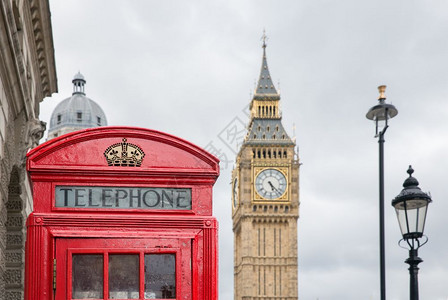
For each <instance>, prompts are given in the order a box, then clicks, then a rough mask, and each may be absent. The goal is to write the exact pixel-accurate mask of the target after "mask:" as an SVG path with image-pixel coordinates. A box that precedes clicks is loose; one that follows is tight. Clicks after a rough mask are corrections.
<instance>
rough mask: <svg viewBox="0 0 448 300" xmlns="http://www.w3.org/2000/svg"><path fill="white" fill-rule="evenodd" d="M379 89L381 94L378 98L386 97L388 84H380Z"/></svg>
mask: <svg viewBox="0 0 448 300" xmlns="http://www.w3.org/2000/svg"><path fill="white" fill-rule="evenodd" d="M378 91H379V92H380V96H379V97H378V99H379V100H384V99H386V86H385V85H380V86H379V87H378Z"/></svg>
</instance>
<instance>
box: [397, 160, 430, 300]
mask: <svg viewBox="0 0 448 300" xmlns="http://www.w3.org/2000/svg"><path fill="white" fill-rule="evenodd" d="M412 173H414V170H413V169H412V167H411V166H409V169H408V174H409V177H408V178H407V179H406V180H405V181H404V183H403V187H404V188H403V190H402V191H401V192H400V194H398V196H397V197H395V199H394V200H392V206H393V207H395V211H396V212H397V217H398V223H399V224H400V228H401V234H402V235H403V239H402V240H401V241H403V240H404V241H406V243H407V244H408V246H409V258H408V259H406V261H405V263H407V264H408V265H409V274H410V299H411V300H418V270H419V268H418V264H419V263H421V262H423V260H422V259H421V258H420V257H419V256H418V249H419V248H420V247H421V246H423V245H424V244H426V243H427V242H428V238H427V237H426V236H424V237H425V240H424V241H423V243H421V242H420V238H422V237H423V230H424V229H425V221H426V213H427V211H428V204H429V203H430V202H431V201H432V200H431V196H430V195H428V194H426V193H424V192H422V190H421V189H420V188H419V187H418V181H417V179H415V178H414V177H412ZM401 241H400V242H401ZM403 248H404V247H403ZM405 249H407V248H405Z"/></svg>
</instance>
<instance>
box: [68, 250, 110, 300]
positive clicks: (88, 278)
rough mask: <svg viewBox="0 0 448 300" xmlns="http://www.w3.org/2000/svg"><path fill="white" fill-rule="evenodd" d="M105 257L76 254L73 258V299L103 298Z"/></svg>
mask: <svg viewBox="0 0 448 300" xmlns="http://www.w3.org/2000/svg"><path fill="white" fill-rule="evenodd" d="M103 282H104V280H103V255H102V254H74V255H73V256H72V298H73V299H102V298H103Z"/></svg>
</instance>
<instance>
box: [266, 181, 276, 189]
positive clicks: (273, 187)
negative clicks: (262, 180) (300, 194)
mask: <svg viewBox="0 0 448 300" xmlns="http://www.w3.org/2000/svg"><path fill="white" fill-rule="evenodd" d="M268 183H269V185H270V186H271V189H272V191H277V189H276V188H275V186H274V185H273V184H272V182H270V181H268Z"/></svg>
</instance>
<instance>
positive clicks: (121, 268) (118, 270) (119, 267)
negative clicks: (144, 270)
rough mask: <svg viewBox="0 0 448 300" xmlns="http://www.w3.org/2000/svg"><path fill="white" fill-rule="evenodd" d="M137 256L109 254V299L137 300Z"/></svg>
mask: <svg viewBox="0 0 448 300" xmlns="http://www.w3.org/2000/svg"><path fill="white" fill-rule="evenodd" d="M138 257H139V256H138V254H109V299H138V298H139V265H138V260H139V259H138Z"/></svg>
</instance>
